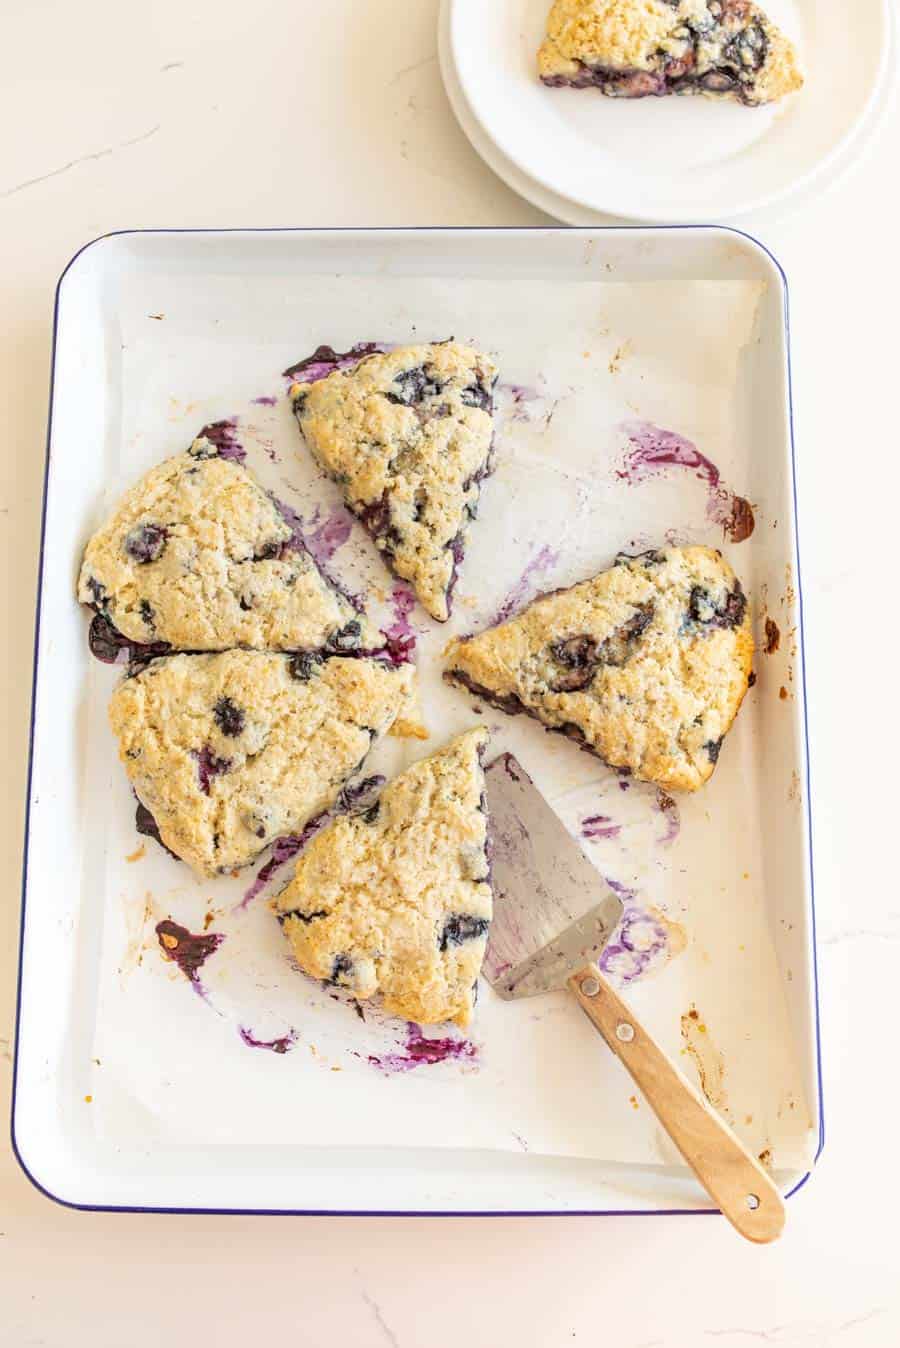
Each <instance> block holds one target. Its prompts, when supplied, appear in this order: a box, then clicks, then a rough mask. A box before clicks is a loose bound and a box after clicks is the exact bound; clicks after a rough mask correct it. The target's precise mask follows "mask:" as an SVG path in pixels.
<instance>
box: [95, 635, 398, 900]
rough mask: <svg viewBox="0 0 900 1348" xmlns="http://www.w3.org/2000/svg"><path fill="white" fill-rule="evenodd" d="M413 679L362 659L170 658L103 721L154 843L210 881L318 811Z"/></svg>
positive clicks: (244, 654)
mask: <svg viewBox="0 0 900 1348" xmlns="http://www.w3.org/2000/svg"><path fill="white" fill-rule="evenodd" d="M298 662H299V663H298ZM292 671H293V672H292ZM413 679H414V670H413V668H412V667H411V666H409V665H405V666H401V667H399V668H393V667H391V666H389V665H386V664H382V663H381V662H379V661H376V660H370V659H365V658H348V659H344V658H341V657H331V658H325V657H303V656H300V657H289V656H284V655H276V654H268V653H265V652H261V651H238V650H235V651H227V652H225V653H224V654H217V655H175V656H168V657H165V658H163V659H161V660H158V661H155V662H154V663H153V664H151V665H150V666H148V667H147V668H146V669H144V670H143V671H142V672H141V673H139V674H137V675H135V676H134V677H130V678H125V679H124V680H123V681H122V682H121V683H120V684H119V685H118V687H117V688H116V690H115V692H114V693H113V696H112V700H111V702H110V708H109V717H110V723H111V725H112V729H113V733H114V734H115V736H116V738H117V740H118V743H119V756H120V758H121V760H122V763H123V764H124V766H125V769H126V771H127V773H128V776H129V778H130V780H131V784H132V786H133V788H134V791H135V793H136V795H137V797H138V799H139V800H140V801H141V802H142V803H143V804H144V805H145V806H146V807H147V809H148V810H149V811H150V813H151V814H152V815H153V817H154V818H155V820H156V822H157V825H158V826H159V832H160V835H161V837H162V840H163V842H164V843H165V845H166V846H167V847H168V848H169V849H170V850H171V851H172V852H174V853H175V854H176V855H177V856H179V857H181V858H182V860H184V861H186V862H187V863H188V864H189V865H190V866H192V867H193V868H194V870H196V871H197V872H198V873H199V874H201V875H214V874H216V873H217V872H219V871H223V870H230V869H232V868H234V867H239V866H245V865H247V864H248V862H250V861H252V860H253V858H254V857H255V856H257V855H258V853H259V852H261V851H262V850H263V848H264V847H266V846H267V845H268V844H269V843H271V842H272V841H273V839H275V838H276V837H279V836H281V835H284V834H289V833H296V832H299V831H300V830H301V829H302V828H303V827H304V825H305V824H306V823H307V822H308V821H309V820H310V819H311V818H313V817H314V816H315V815H317V814H320V813H321V812H322V811H323V810H326V809H328V808H329V806H330V805H332V804H333V803H334V801H335V799H336V797H337V795H338V793H339V792H340V790H341V788H342V787H343V785H344V784H345V782H346V781H347V778H348V777H350V776H351V774H352V773H353V772H354V771H355V770H356V769H357V768H358V767H359V766H360V765H361V763H362V761H363V760H364V758H365V757H366V754H367V753H368V751H369V748H370V746H371V743H372V741H373V739H374V737H375V736H376V735H381V734H384V733H385V732H386V731H387V730H388V729H389V728H390V726H391V724H392V723H393V721H394V719H395V718H396V716H397V715H398V714H399V713H400V712H402V711H403V710H405V709H408V705H409V701H410V698H411V689H412V684H413Z"/></svg>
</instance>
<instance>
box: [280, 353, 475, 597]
mask: <svg viewBox="0 0 900 1348" xmlns="http://www.w3.org/2000/svg"><path fill="white" fill-rule="evenodd" d="M368 351H370V348H368V347H356V348H354V350H353V352H349V353H346V354H345V355H338V354H337V353H335V352H333V351H331V349H330V348H326V347H321V348H319V350H318V351H317V352H316V353H315V354H314V355H313V356H311V357H310V358H309V360H307V361H301V362H300V363H299V364H298V365H295V366H293V367H292V369H291V373H292V374H293V376H294V379H295V382H294V384H293V385H292V387H291V399H292V402H293V406H294V412H295V414H296V416H297V420H298V422H299V423H300V429H301V431H302V432H303V438H304V439H305V441H306V443H307V445H308V446H309V448H310V450H311V452H312V454H313V456H314V457H315V459H316V460H317V462H318V463H319V465H320V466H321V467H322V469H323V470H324V471H325V472H326V473H327V474H328V476H329V477H331V478H333V479H334V481H335V482H336V483H338V484H339V486H340V488H341V490H342V492H343V494H344V499H345V500H346V503H347V505H348V506H349V508H350V509H351V510H352V511H353V513H354V514H355V515H356V516H357V517H358V518H359V519H360V520H361V521H362V522H363V524H364V525H365V527H366V528H367V529H368V531H369V533H370V534H371V535H372V538H373V539H374V540H375V543H376V545H377V547H378V548H379V549H380V551H381V553H382V556H383V557H384V559H385V561H386V562H387V564H388V565H389V566H390V568H391V570H392V571H393V572H394V574H395V575H397V576H399V577H401V579H403V580H408V581H409V582H410V583H411V584H412V586H413V587H414V589H415V591H416V594H417V596H418V598H419V601H420V603H421V604H422V606H423V608H425V609H426V610H427V612H428V613H430V614H431V616H432V617H433V618H436V619H437V620H438V622H445V621H446V619H447V618H448V617H449V616H450V606H451V602H452V596H453V587H454V585H455V584H456V578H457V573H458V569H459V566H460V564H461V562H462V559H463V553H464V550H465V540H466V531H467V529H468V527H469V525H470V523H471V521H472V520H473V519H474V518H475V516H476V513H477V509H478V500H479V496H480V493H481V483H482V481H483V480H484V478H485V477H487V476H488V474H489V473H490V471H491V466H492V465H491V450H492V446H493V438H494V426H493V417H492V413H493V387H494V384H495V382H496V379H497V370H496V367H495V366H494V363H493V362H492V361H491V359H490V357H489V356H486V355H485V354H484V353H483V352H480V351H476V350H475V349H474V348H473V347H469V346H462V345H460V344H459V343H458V342H452V341H450V342H436V343H430V344H428V345H425V346H405V347H398V348H397V349H396V350H394V351H389V352H380V351H376V352H375V353H370V354H363V355H362V356H361V357H358V356H356V353H357V352H368ZM323 354H324V355H325V356H327V357H330V359H324V360H323Z"/></svg>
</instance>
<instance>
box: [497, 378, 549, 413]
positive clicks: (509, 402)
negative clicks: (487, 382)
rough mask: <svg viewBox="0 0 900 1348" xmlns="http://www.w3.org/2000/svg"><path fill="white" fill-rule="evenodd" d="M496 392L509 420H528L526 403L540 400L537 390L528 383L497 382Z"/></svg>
mask: <svg viewBox="0 0 900 1348" xmlns="http://www.w3.org/2000/svg"><path fill="white" fill-rule="evenodd" d="M496 394H497V398H498V401H499V402H500V404H501V408H502V409H503V410H504V411H505V412H506V415H507V417H508V418H509V420H510V421H530V420H531V414H530V412H529V410H528V404H529V403H537V402H540V401H541V395H540V393H539V392H538V390H537V389H536V388H533V387H532V386H530V385H528V384H498V385H497V390H496Z"/></svg>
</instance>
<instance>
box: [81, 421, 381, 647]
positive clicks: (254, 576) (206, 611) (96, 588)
mask: <svg viewBox="0 0 900 1348" xmlns="http://www.w3.org/2000/svg"><path fill="white" fill-rule="evenodd" d="M78 598H79V599H80V600H81V602H82V603H83V604H88V605H90V606H91V607H92V608H93V609H94V610H95V612H96V615H97V616H96V618H95V620H94V622H95V625H96V628H97V629H98V630H95V631H94V632H93V634H92V635H93V639H94V641H93V644H94V645H95V646H96V645H97V644H98V643H102V642H103V641H104V640H105V641H106V642H107V643H108V644H109V645H110V647H111V648H112V654H113V655H114V654H115V645H116V643H117V640H118V636H121V637H122V638H124V639H125V642H126V643H127V644H130V645H132V646H136V647H141V646H150V647H151V648H152V650H151V652H150V653H154V652H156V653H159V652H160V651H162V650H165V649H166V648H167V647H169V648H173V649H175V650H187V651H221V650H228V649H230V648H231V647H234V646H243V647H248V648H250V649H253V650H291V651H293V650H309V649H319V648H322V647H329V648H330V649H333V650H339V651H351V650H354V649H373V648H375V647H377V646H378V645H379V644H380V642H379V637H378V634H377V632H376V631H375V630H374V629H373V628H372V627H371V625H370V624H369V623H368V622H367V620H366V619H365V618H364V617H362V616H361V615H360V614H359V613H357V611H356V609H355V608H354V606H353V605H352V604H351V603H350V601H349V600H348V599H347V598H346V597H345V596H344V595H343V594H342V593H340V591H339V590H338V589H337V588H336V587H335V586H334V585H333V584H332V583H331V582H330V581H329V580H327V579H326V578H325V577H324V576H323V575H322V573H321V571H320V570H319V568H318V567H317V565H316V563H315V561H314V560H313V558H312V557H311V556H310V555H309V553H308V552H307V551H306V549H305V547H304V546H303V543H302V541H301V540H300V539H299V538H298V536H297V533H296V530H295V529H294V528H293V527H292V525H291V524H290V523H288V521H287V520H286V519H285V518H284V516H283V514H282V512H281V510H280V509H279V507H278V504H277V503H276V502H275V501H274V500H273V499H272V497H271V496H269V495H268V493H267V492H265V491H264V490H263V489H262V487H261V486H260V485H259V483H258V482H257V481H256V479H255V478H254V477H253V476H252V474H251V473H250V472H249V471H248V470H247V469H246V468H245V467H244V466H243V464H242V463H240V462H237V461H235V460H234V459H233V458H230V457H227V454H223V453H221V452H220V447H219V446H218V445H217V444H215V443H214V442H213V441H212V440H210V439H208V438H205V437H200V438H198V439H197V440H195V441H194V443H193V444H192V445H191V447H190V449H189V450H187V452H186V453H184V454H178V455H176V456H175V457H174V458H171V459H167V460H165V462H163V463H161V464H159V465H158V466H157V467H156V468H153V469H151V471H150V472H149V473H147V474H146V475H145V476H144V477H143V478H141V480H140V481H139V482H138V483H136V484H135V486H133V487H132V488H131V489H130V490H129V491H128V492H127V493H126V494H125V496H124V498H123V499H122V501H121V502H120V504H119V506H118V507H117V509H116V510H115V511H114V513H113V514H112V516H111V517H110V518H109V519H108V520H107V521H106V523H105V524H104V525H103V526H102V527H101V528H100V529H98V531H97V532H96V533H95V534H94V536H93V538H92V539H91V540H90V542H89V543H88V545H87V548H86V549H85V554H84V561H83V563H82V566H81V574H80V577H79V581H78Z"/></svg>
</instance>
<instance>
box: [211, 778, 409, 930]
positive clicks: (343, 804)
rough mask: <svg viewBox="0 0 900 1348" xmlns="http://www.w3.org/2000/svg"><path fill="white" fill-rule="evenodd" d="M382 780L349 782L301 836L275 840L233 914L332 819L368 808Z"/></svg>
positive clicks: (259, 891) (258, 891)
mask: <svg viewBox="0 0 900 1348" xmlns="http://www.w3.org/2000/svg"><path fill="white" fill-rule="evenodd" d="M384 782H385V779H384V777H382V776H381V775H380V774H376V775H375V776H372V777H364V778H363V779H362V781H360V782H352V783H349V784H348V785H347V786H345V787H344V788H343V790H342V791H341V793H340V795H339V796H338V798H337V800H336V802H335V804H334V805H333V806H332V808H331V809H330V810H323V812H322V813H321V814H317V815H315V816H314V818H312V819H310V821H309V822H308V824H307V825H306V827H305V828H304V829H303V831H302V833H287V834H285V835H284V836H283V837H281V838H276V839H275V841H274V843H273V844H272V855H271V856H270V857H269V860H268V861H267V862H266V863H265V865H263V866H261V867H260V869H259V873H258V875H257V877H256V879H255V880H254V881H253V884H252V885H251V886H250V888H249V889H248V890H247V892H246V894H245V895H244V897H243V898H242V899H241V901H240V903H236V904H235V906H234V911H235V912H236V913H241V912H244V911H245V910H246V909H247V908H249V906H250V904H251V903H252V902H253V900H254V899H256V898H258V896H259V895H260V894H261V893H262V892H263V890H264V889H265V888H266V886H267V885H268V883H269V881H270V880H271V879H272V876H273V875H275V874H276V873H277V872H278V871H280V870H281V868H282V866H286V865H287V863H288V862H289V861H293V859H294V857H296V856H298V855H299V854H300V852H302V851H303V849H304V847H305V846H306V845H307V843H308V842H310V841H311V839H312V838H314V837H315V835H316V834H317V833H318V832H319V830H320V829H321V828H324V827H325V825H326V824H327V823H329V822H330V821H331V820H332V819H335V818H337V816H338V815H340V814H350V813H351V812H354V811H358V810H364V809H366V808H367V807H368V806H369V805H371V804H372V799H373V797H374V795H375V793H376V792H377V791H380V790H381V788H382V786H384Z"/></svg>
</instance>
